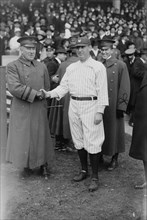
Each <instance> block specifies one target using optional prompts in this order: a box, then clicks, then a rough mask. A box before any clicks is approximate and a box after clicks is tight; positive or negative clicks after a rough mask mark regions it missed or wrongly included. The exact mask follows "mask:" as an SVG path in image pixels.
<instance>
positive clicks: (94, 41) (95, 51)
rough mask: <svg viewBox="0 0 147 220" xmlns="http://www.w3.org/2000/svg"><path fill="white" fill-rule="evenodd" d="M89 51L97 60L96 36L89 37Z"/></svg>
mask: <svg viewBox="0 0 147 220" xmlns="http://www.w3.org/2000/svg"><path fill="white" fill-rule="evenodd" d="M91 47H92V48H91V51H90V55H91V57H92V58H93V59H95V60H98V55H99V52H100V50H99V48H98V40H97V38H92V39H91Z"/></svg>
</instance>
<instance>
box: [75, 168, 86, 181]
mask: <svg viewBox="0 0 147 220" xmlns="http://www.w3.org/2000/svg"><path fill="white" fill-rule="evenodd" d="M86 178H87V171H85V170H82V171H81V172H80V173H79V174H78V175H76V176H75V177H74V178H73V181H74V182H80V181H82V180H84V179H86Z"/></svg>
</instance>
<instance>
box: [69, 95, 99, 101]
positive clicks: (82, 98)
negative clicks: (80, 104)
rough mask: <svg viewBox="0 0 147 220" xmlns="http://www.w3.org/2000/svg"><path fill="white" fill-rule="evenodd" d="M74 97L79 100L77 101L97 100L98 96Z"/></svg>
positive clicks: (73, 97)
mask: <svg viewBox="0 0 147 220" xmlns="http://www.w3.org/2000/svg"><path fill="white" fill-rule="evenodd" d="M71 98H72V99H74V100H77V101H89V100H97V97H96V96H89V97H75V96H71Z"/></svg>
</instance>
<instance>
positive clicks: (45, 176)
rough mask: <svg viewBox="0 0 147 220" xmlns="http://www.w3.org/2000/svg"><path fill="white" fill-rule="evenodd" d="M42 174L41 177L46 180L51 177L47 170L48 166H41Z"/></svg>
mask: <svg viewBox="0 0 147 220" xmlns="http://www.w3.org/2000/svg"><path fill="white" fill-rule="evenodd" d="M40 173H41V175H42V176H43V177H44V178H45V180H47V179H48V177H49V172H48V169H47V166H46V165H42V166H40Z"/></svg>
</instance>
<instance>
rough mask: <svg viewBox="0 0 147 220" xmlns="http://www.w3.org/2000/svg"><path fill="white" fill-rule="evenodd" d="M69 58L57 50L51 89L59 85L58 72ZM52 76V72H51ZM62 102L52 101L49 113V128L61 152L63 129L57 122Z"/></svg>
mask: <svg viewBox="0 0 147 220" xmlns="http://www.w3.org/2000/svg"><path fill="white" fill-rule="evenodd" d="M66 58H67V51H66V50H65V49H64V48H62V47H60V48H58V49H56V50H55V57H54V59H53V60H52V63H50V66H51V65H52V66H54V67H55V69H54V73H53V72H52V73H51V74H52V75H51V88H52V89H53V88H56V87H57V86H58V85H59V75H58V74H57V70H58V68H59V66H60V65H61V63H62V62H64V61H65V60H66ZM49 74H50V72H49ZM61 108H62V106H61V101H58V100H56V99H55V98H53V99H52V100H51V105H50V111H49V126H50V130H51V134H52V135H54V136H55V140H56V144H55V149H56V150H59V149H60V148H62V140H63V137H62V129H61V127H60V126H59V125H60V124H59V121H58V120H57V117H58V115H61ZM59 117H60V116H59Z"/></svg>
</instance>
